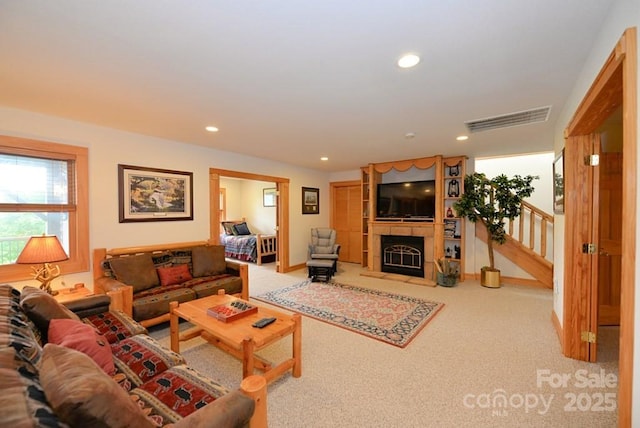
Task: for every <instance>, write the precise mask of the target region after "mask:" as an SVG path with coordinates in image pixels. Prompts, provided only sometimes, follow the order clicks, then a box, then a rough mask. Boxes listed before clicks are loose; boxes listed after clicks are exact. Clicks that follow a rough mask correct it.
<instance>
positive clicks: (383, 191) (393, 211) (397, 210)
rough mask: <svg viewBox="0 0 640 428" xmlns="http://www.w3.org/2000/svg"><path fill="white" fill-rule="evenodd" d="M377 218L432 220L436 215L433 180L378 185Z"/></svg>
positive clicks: (434, 183)
mask: <svg viewBox="0 0 640 428" xmlns="http://www.w3.org/2000/svg"><path fill="white" fill-rule="evenodd" d="M376 211H377V217H378V218H413V219H416V220H421V219H424V220H433V218H434V217H435V215H436V182H435V180H424V181H409V182H402V183H380V184H378V195H377V200H376Z"/></svg>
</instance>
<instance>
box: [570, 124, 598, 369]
mask: <svg viewBox="0 0 640 428" xmlns="http://www.w3.org/2000/svg"><path fill="white" fill-rule="evenodd" d="M599 140H600V138H599V136H598V135H597V134H590V135H580V136H576V137H570V138H568V139H567V144H566V147H565V150H564V168H565V186H564V189H565V219H566V222H565V231H564V232H565V233H564V240H565V272H564V288H565V295H564V317H563V333H564V354H565V355H566V356H567V357H570V358H575V359H578V360H583V361H592V362H593V361H595V359H596V343H595V339H594V338H595V337H597V329H598V322H597V320H598V299H597V293H598V289H597V285H598V281H597V278H598V263H597V261H598V260H597V254H594V253H593V252H590V251H589V248H590V247H589V245H590V244H596V243H597V242H598V232H599V230H598V227H597V225H598V215H599V213H598V209H597V204H594V201H597V200H598V191H599V188H598V186H597V182H598V176H597V172H598V167H593V166H590V165H587V163H586V162H585V159H586V158H587V157H588V156H590V155H592V154H594V153H598V150H599V147H600V141H599Z"/></svg>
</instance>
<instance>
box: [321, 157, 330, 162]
mask: <svg viewBox="0 0 640 428" xmlns="http://www.w3.org/2000/svg"><path fill="white" fill-rule="evenodd" d="M320 160H321V161H328V160H329V158H328V157H326V156H322V157H321V158H320Z"/></svg>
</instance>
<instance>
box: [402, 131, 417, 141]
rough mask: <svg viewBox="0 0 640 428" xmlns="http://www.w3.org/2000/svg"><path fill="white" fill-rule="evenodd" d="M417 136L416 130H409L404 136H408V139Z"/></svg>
mask: <svg viewBox="0 0 640 428" xmlns="http://www.w3.org/2000/svg"><path fill="white" fill-rule="evenodd" d="M415 137H416V133H415V132H407V133H406V134H404V138H406V139H407V140H411V139H412V138H415Z"/></svg>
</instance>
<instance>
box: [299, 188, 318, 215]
mask: <svg viewBox="0 0 640 428" xmlns="http://www.w3.org/2000/svg"><path fill="white" fill-rule="evenodd" d="M302 214H320V189H314V188H313V187H303V188H302Z"/></svg>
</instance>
